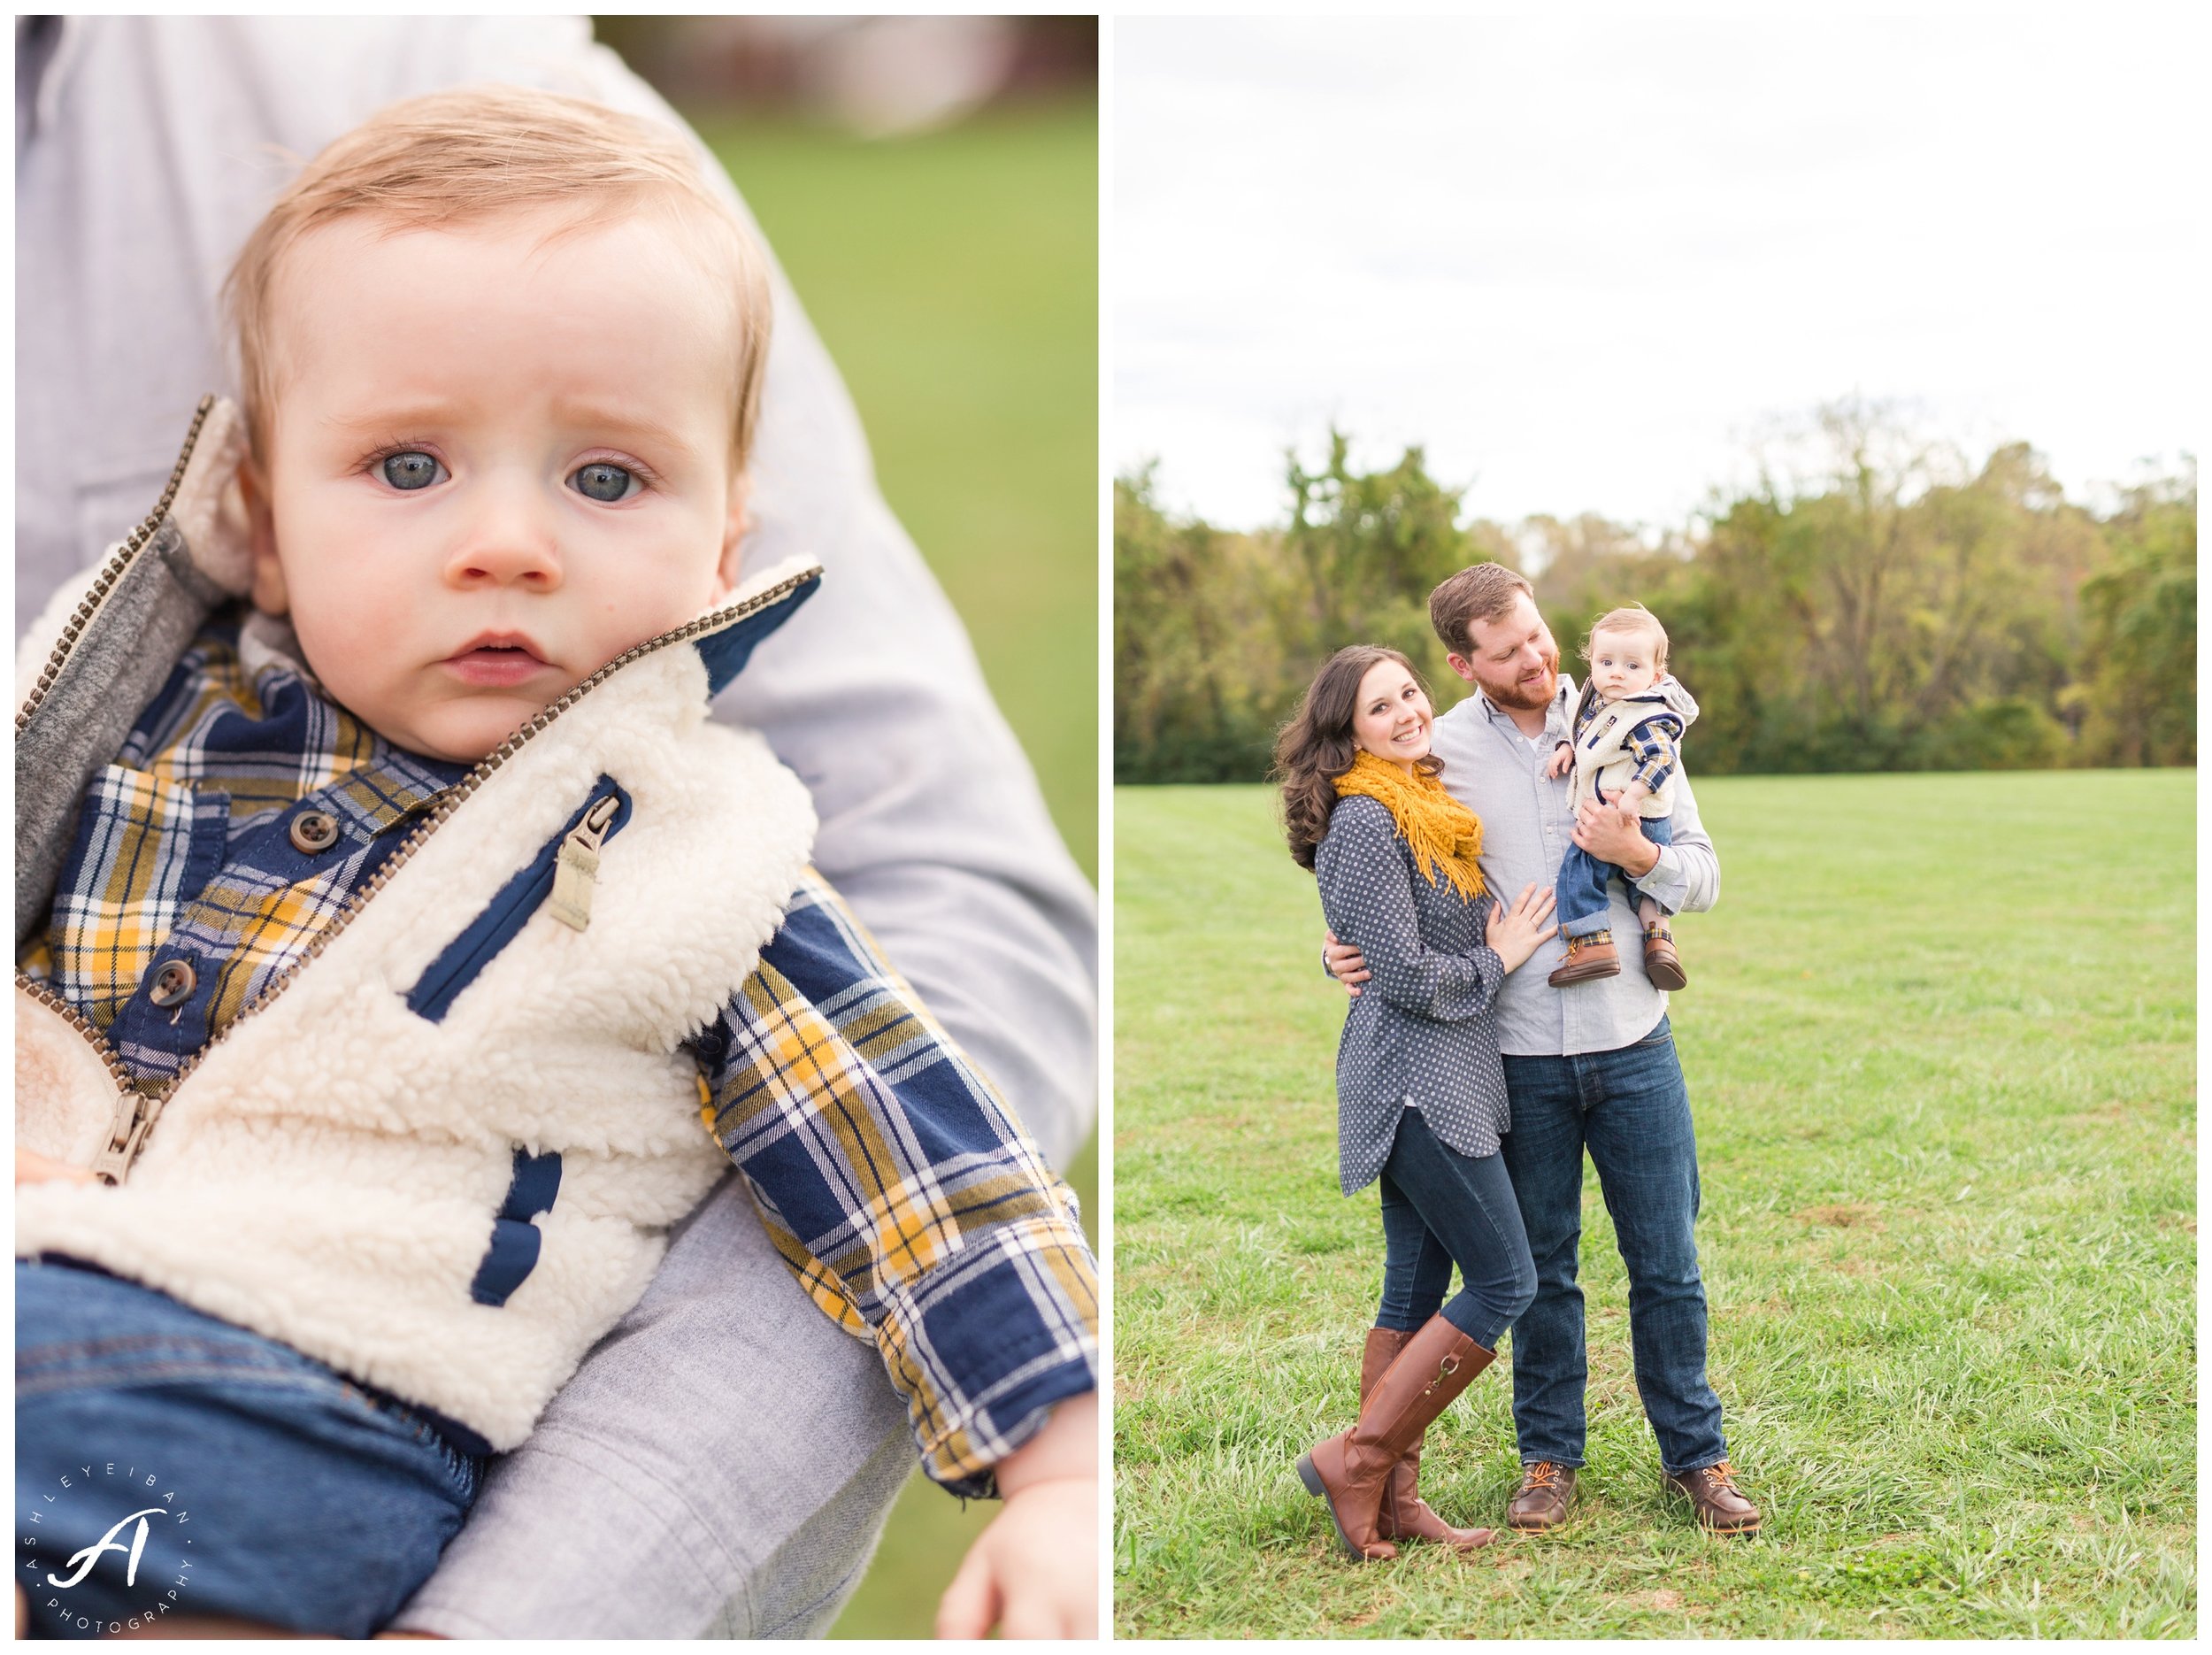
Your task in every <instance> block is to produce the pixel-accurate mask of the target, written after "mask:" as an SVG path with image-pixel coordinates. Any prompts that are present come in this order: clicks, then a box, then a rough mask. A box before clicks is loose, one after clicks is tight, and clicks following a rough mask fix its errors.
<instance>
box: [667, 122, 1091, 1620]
mask: <svg viewBox="0 0 2212 1655" xmlns="http://www.w3.org/2000/svg"><path fill="white" fill-rule="evenodd" d="M687 113H688V115H689V116H690V119H692V121H693V123H694V124H695V126H696V127H698V129H699V131H700V133H701V135H703V136H704V137H705V138H706V139H707V141H708V142H709V143H710V144H711V145H712V146H713V147H714V149H715V151H716V153H717V154H718V155H719V156H720V157H721V158H722V160H723V164H724V165H726V166H727V167H728V168H729V170H730V174H731V176H732V177H733V178H734V179H735V180H736V181H737V185H738V189H740V190H741V192H743V194H744V196H745V197H746V200H747V202H748V204H749V205H750V206H751V208H752V210H753V212H754V215H755V216H756V217H757V219H759V220H760V223H761V226H762V227H763V229H764V231H765V233H766V235H767V236H768V240H769V242H770V244H771V245H772V247H773V248H774V249H775V251H776V256H777V258H779V259H780V261H781V262H782V264H783V266H784V269H785V271H786V272H787V273H788V274H789V275H790V277H791V281H792V285H793V286H794V287H795V289H797V290H798V293H799V296H800V298H801V301H802V302H803V304H805V306H806V309H807V314H808V316H809V318H810V319H811V320H812V321H813V323H814V326H815V327H816V329H817V330H818V332H819V333H820V334H821V335H822V337H823V339H824V341H825V342H826V343H827V344H828V346H829V350H830V354H831V355H832V356H833V358H835V359H836V361H837V365H838V367H839V369H840V370H841V372H842V373H843V374H844V377H845V382H846V384H847V386H848V387H849V389H850V390H851V392H852V395H853V400H854V403H855V404H856V406H857V407H858V409H859V411H860V417H861V422H862V424H863V425H864V427H866V429H867V433H868V438H869V443H870V445H871V447H872V450H873V452H874V455H875V461H876V472H877V476H878V479H879V481H880V482H881V483H882V485H883V491H884V495H885V497H886V498H887V499H888V500H889V502H890V503H891V505H892V508H893V509H894V510H895V512H897V513H898V515H899V518H900V520H901V521H902V522H903V523H904V524H905V526H906V527H907V530H908V532H909V533H910V534H911V535H913V537H914V540H915V543H916V544H917V545H918V546H919V547H920V549H921V551H922V555H923V556H924V557H925V558H926V559H927V560H928V562H929V566H930V568H931V570H932V571H933V573H935V574H936V576H937V578H938V580H939V581H941V583H942V584H943V586H944V588H945V589H946V592H947V593H948V594H949V596H950V597H951V598H952V601H953V604H954V606H955V607H956V609H958V610H959V612H960V616H961V619H962V620H964V622H965V623H966V625H967V628H968V634H969V636H970V638H971V639H972V641H973V643H974V644H975V649H976V654H977V657H978V658H979V660H980V661H981V663H982V666H983V673H984V676H985V678H986V679H987V681H989V683H990V685H991V689H992V692H993V694H994V695H995V697H997V700H998V703H999V705H1000V707H1001V708H1002V709H1003V711H1004V712H1005V713H1006V715H1007V719H1008V720H1009V722H1010V723H1011V724H1012V725H1013V727H1014V732H1015V734H1016V735H1018V736H1019V737H1020V738H1021V742H1022V745H1023V747H1024V749H1025V751H1026V752H1027V753H1028V755H1029V760H1030V763H1031V764H1032V765H1033V766H1035V767H1036V771H1037V776H1038V781H1039V783H1040V785H1041V787H1042V789H1043V790H1044V795H1045V804H1046V805H1047V807H1048V809H1049V810H1050V811H1051V812H1052V816H1053V820H1054V821H1055V823H1056V825H1057V826H1058V828H1059V829H1060V832H1061V835H1062V836H1063V837H1064V838H1065V839H1066V841H1067V843H1068V848H1069V850H1070V851H1072V852H1073V853H1074V855H1075V858H1076V860H1077V862H1078V863H1079V865H1080V866H1082V868H1083V870H1084V872H1085V873H1086V874H1089V875H1091V876H1092V877H1093V878H1094V879H1095V878H1096V877H1097V871H1098V585H1097V581H1098V121H1097V113H1096V110H1095V108H1094V105H1092V104H1090V103H1088V102H1087V101H1078V102H1071V103H1066V104H1038V105H1028V106H1019V107H1014V108H1010V109H1006V110H1002V111H995V112H988V113H987V114H984V115H982V116H979V117H978V118H976V119H972V120H969V121H967V122H965V123H964V124H963V125H961V126H959V127H955V128H952V129H950V130H949V131H944V132H939V133H933V134H931V135H927V136H924V137H918V138H911V139H905V140H901V141H898V142H864V141H862V140H859V139H856V138H851V137H848V136H845V135H841V134H839V133H837V132H834V131H831V130H827V129H825V128H823V127H816V126H811V125H808V124H805V123H803V122H800V121H796V120H740V119H730V118H727V117H724V116H719V115H718V114H717V113H716V112H712V111H703V110H693V111H688V112H687ZM1068 1176H1069V1181H1070V1182H1071V1183H1072V1184H1073V1185H1074V1186H1075V1189H1076V1193H1077V1194H1078V1195H1079V1197H1081V1198H1082V1201H1083V1210H1084V1215H1085V1218H1086V1220H1087V1222H1088V1224H1089V1225H1090V1226H1091V1231H1092V1235H1093V1237H1094V1239H1095V1237H1096V1235H1097V1212H1098V1160H1097V1151H1096V1148H1095V1146H1093V1147H1090V1148H1087V1149H1086V1150H1085V1151H1083V1153H1082V1155H1081V1157H1080V1158H1079V1159H1078V1161H1077V1162H1076V1164H1075V1165H1074V1166H1072V1167H1071V1168H1070V1169H1069V1174H1068ZM998 1510H999V1507H998V1505H997V1503H996V1502H995V1501H974V1502H971V1503H969V1504H968V1505H966V1506H965V1507H964V1508H963V1506H962V1505H960V1503H959V1502H957V1501H956V1500H955V1499H953V1497H951V1496H950V1495H948V1494H946V1493H945V1492H944V1491H943V1490H941V1489H938V1488H936V1487H934V1486H933V1485H932V1484H930V1483H928V1482H926V1481H925V1480H923V1479H922V1478H921V1477H919V1476H917V1477H916V1479H915V1481H914V1482H913V1483H912V1484H910V1486H909V1487H908V1489H907V1490H906V1492H905V1493H904V1494H903V1495H902V1497H901V1498H900V1501H899V1505H898V1507H897V1509H896V1510H895V1512H894V1513H893V1514H892V1518H891V1522H890V1525H889V1527H888V1528H887V1530H886V1531H885V1534H884V1538H883V1543H882V1545H881V1547H880V1549H879V1551H877V1554H876V1560H875V1562H874V1564H873V1565H872V1566H871V1567H870V1569H869V1573H868V1576H867V1578H866V1579H865V1580H864V1582H862V1584H861V1588H860V1590H859V1592H858V1593H857V1594H856V1596H855V1597H854V1598H853V1600H852V1602H851V1603H850V1604H849V1605H847V1606H846V1609H845V1612H844V1613H843V1614H842V1615H841V1617H840V1618H839V1620H838V1623H837V1626H836V1628H835V1630H834V1632H833V1635H832V1636H839V1637H918V1636H928V1634H929V1630H930V1628H931V1624H932V1621H933V1618H934V1615H935V1613H936V1605H937V1598H938V1595H939V1594H940V1593H941V1591H942V1590H944V1588H945V1585H946V1584H947V1582H949V1581H950V1580H951V1578H952V1573H953V1570H954V1569H955V1568H956V1566H958V1563H959V1560H960V1559H961V1557H962V1556H963V1554H964V1552H965V1551H966V1550H967V1546H968V1543H969V1541H970V1540H972V1538H973V1537H974V1536H975V1535H976V1534H977V1533H979V1531H980V1530H981V1529H982V1528H983V1527H984V1525H985V1524H986V1523H987V1522H988V1521H989V1520H991V1518H993V1517H994V1516H995V1515H996V1514H997V1513H998Z"/></svg>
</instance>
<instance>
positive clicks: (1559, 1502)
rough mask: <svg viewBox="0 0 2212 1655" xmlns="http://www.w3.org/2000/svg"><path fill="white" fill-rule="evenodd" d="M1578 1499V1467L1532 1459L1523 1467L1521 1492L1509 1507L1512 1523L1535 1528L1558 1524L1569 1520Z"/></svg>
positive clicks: (1508, 1522) (1530, 1529) (1529, 1529)
mask: <svg viewBox="0 0 2212 1655" xmlns="http://www.w3.org/2000/svg"><path fill="white" fill-rule="evenodd" d="M1574 1503H1575V1468H1574V1467H1573V1466H1555V1465H1554V1464H1552V1462H1551V1461H1550V1460H1548V1459H1538V1460H1532V1461H1531V1462H1530V1463H1529V1464H1527V1465H1525V1466H1522V1467H1521V1489H1520V1492H1519V1493H1517V1494H1516V1495H1515V1496H1514V1497H1513V1500H1512V1504H1510V1505H1508V1506H1507V1507H1506V1508H1505V1520H1506V1523H1507V1524H1508V1526H1509V1527H1510V1528H1518V1529H1523V1530H1528V1531H1532V1530H1535V1529H1540V1528H1558V1527H1559V1525H1560V1524H1562V1523H1563V1522H1565V1521H1566V1520H1567V1512H1568V1508H1569V1507H1571V1506H1572V1505H1574Z"/></svg>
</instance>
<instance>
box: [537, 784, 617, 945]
mask: <svg viewBox="0 0 2212 1655" xmlns="http://www.w3.org/2000/svg"><path fill="white" fill-rule="evenodd" d="M621 807H622V801H621V799H620V798H619V797H617V796H616V795H614V794H612V793H610V794H608V795H607V797H605V798H603V799H599V800H596V801H595V802H594V803H593V804H592V807H591V808H590V809H589V810H588V811H586V812H584V820H581V821H580V822H578V823H577V824H576V828H575V830H574V831H573V832H572V833H571V834H570V835H568V837H567V838H565V839H564V840H562V841H561V853H560V856H559V857H558V858H557V859H556V860H555V862H554V864H553V895H552V897H551V898H550V899H549V901H548V902H547V904H546V906H547V907H548V908H549V909H551V910H552V912H553V917H554V918H555V919H556V920H559V921H560V922H561V923H562V924H563V925H565V926H569V927H572V928H574V929H576V930H579V931H581V930H583V929H584V928H586V927H588V926H589V925H590V924H591V888H592V884H593V881H595V880H596V879H597V878H598V877H599V847H600V846H601V845H603V844H604V843H607V828H608V827H609V825H610V824H611V823H612V822H613V820H614V813H615V812H616V811H618V810H619V809H620V808H621Z"/></svg>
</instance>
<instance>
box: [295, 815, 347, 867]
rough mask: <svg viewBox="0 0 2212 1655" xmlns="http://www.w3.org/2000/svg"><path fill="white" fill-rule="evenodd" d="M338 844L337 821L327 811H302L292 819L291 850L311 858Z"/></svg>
mask: <svg viewBox="0 0 2212 1655" xmlns="http://www.w3.org/2000/svg"><path fill="white" fill-rule="evenodd" d="M336 843H338V819H337V818H336V817H334V816H333V815H332V814H331V813H330V812H328V811H302V812H300V813H299V814H298V815H296V816H295V817H293V818H292V849H294V850H295V851H305V852H306V853H307V854H308V855H310V856H312V855H314V854H315V852H317V851H327V850H329V849H330V847H331V846H333V845H334V844H336Z"/></svg>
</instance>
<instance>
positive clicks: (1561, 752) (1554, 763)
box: [1544, 742, 1575, 781]
mask: <svg viewBox="0 0 2212 1655" xmlns="http://www.w3.org/2000/svg"><path fill="white" fill-rule="evenodd" d="M1574 767H1575V750H1574V749H1573V748H1571V747H1570V746H1568V745H1567V744H1566V743H1564V742H1562V743H1560V744H1559V745H1558V746H1557V747H1555V748H1554V749H1552V755H1551V758H1550V759H1549V760H1548V761H1547V762H1546V764H1545V766H1544V774H1546V775H1548V776H1549V777H1551V779H1552V780H1553V781H1557V780H1558V779H1559V778H1560V777H1561V776H1563V775H1565V774H1567V772H1569V771H1570V770H1571V769H1573V768H1574Z"/></svg>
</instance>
